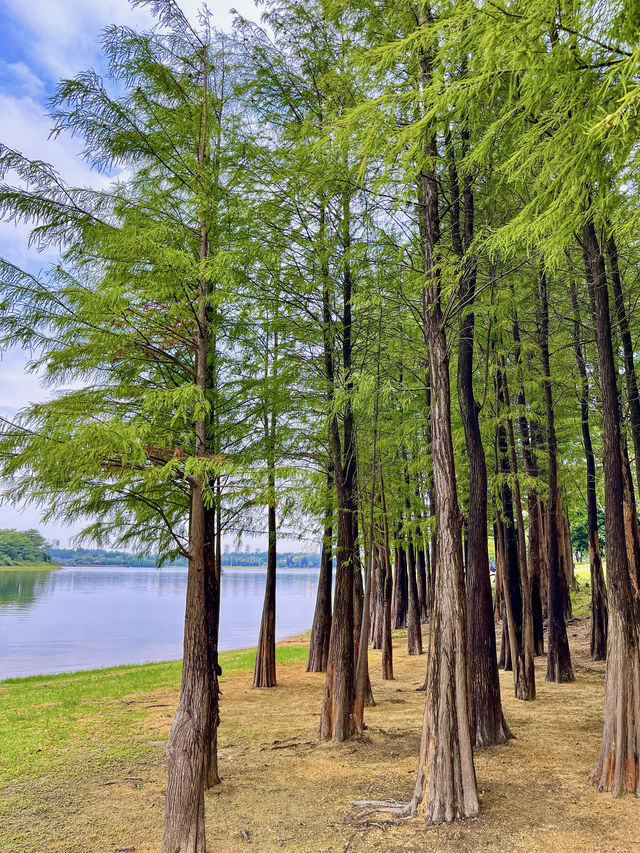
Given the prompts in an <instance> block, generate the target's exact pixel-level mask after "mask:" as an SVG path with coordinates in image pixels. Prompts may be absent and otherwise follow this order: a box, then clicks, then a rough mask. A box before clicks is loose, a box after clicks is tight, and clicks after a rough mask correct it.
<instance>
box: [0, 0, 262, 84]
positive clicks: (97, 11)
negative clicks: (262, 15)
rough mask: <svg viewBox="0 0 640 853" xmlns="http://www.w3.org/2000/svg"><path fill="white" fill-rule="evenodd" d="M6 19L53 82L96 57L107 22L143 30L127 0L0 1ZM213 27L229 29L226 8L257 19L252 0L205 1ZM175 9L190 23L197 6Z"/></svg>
mask: <svg viewBox="0 0 640 853" xmlns="http://www.w3.org/2000/svg"><path fill="white" fill-rule="evenodd" d="M3 2H4V5H5V8H6V9H7V11H9V12H10V13H11V15H12V17H13V18H14V19H15V20H16V21H18V22H19V23H20V25H21V26H22V27H24V28H25V29H26V30H27V31H28V32H29V34H30V38H29V39H28V40H27V41H26V42H25V45H24V49H25V50H26V51H28V53H29V56H30V58H31V60H32V62H33V64H34V65H36V66H37V67H41V68H42V69H43V70H46V71H47V72H48V73H49V74H50V75H51V76H52V77H53V78H54V79H55V78H58V77H61V76H62V77H68V76H73V75H74V74H77V73H78V72H79V71H81V70H84V69H85V68H86V67H88V66H90V65H92V64H94V63H95V62H96V58H97V56H98V53H99V41H98V39H99V34H100V31H101V30H102V29H103V28H104V27H105V26H107V25H109V24H123V25H127V26H141V27H144V26H149V25H150V24H151V23H153V18H152V16H151V14H150V12H149V11H148V10H147V9H145V8H141V7H138V8H135V9H133V8H131V6H130V5H129V3H128V2H127V0H94V2H87V0H49V1H48V2H47V0H3ZM207 5H208V6H209V9H210V10H211V13H212V16H213V22H214V25H215V26H217V27H219V28H220V29H224V30H229V29H230V27H231V22H232V19H233V16H232V15H231V14H230V8H231V6H232V5H233V6H235V7H236V8H237V9H238V11H240V12H241V13H242V14H243V15H245V16H247V17H253V18H256V17H257V13H256V9H255V5H254V3H253V2H252V0H240V2H237V3H233V0H210V2H209V3H208V4H207ZM180 6H181V8H182V9H183V11H184V12H185V14H186V15H187V16H188V17H189V19H190V20H191V21H193V22H194V23H195V22H196V21H197V15H198V10H199V9H200V8H201V6H202V3H201V2H199V0H182V2H181V3H180Z"/></svg>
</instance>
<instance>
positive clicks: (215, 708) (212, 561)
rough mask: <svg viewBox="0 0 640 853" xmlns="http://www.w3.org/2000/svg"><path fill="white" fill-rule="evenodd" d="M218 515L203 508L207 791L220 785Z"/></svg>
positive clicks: (220, 671) (211, 509)
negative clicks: (207, 718) (207, 650)
mask: <svg viewBox="0 0 640 853" xmlns="http://www.w3.org/2000/svg"><path fill="white" fill-rule="evenodd" d="M216 516H217V513H216V510H215V508H214V507H211V508H210V509H205V516H204V524H205V557H204V572H205V595H206V608H207V639H208V648H209V679H210V685H211V687H210V700H209V727H208V735H207V737H206V739H205V784H206V787H207V788H211V787H213V786H214V785H218V784H219V783H220V776H219V774H218V725H219V723H220V708H219V697H220V687H219V684H218V678H219V676H220V675H222V670H221V668H220V664H219V663H218V628H219V624H220V575H221V572H220V562H219V560H218V537H217V533H216V524H217V519H216Z"/></svg>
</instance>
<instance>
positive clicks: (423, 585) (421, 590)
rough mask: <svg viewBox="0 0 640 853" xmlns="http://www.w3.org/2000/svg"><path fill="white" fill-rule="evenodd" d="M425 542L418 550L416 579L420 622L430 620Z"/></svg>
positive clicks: (422, 542)
mask: <svg viewBox="0 0 640 853" xmlns="http://www.w3.org/2000/svg"><path fill="white" fill-rule="evenodd" d="M426 553H427V552H425V548H424V541H423V540H422V539H421V545H420V547H419V548H417V549H416V557H417V565H416V578H417V583H418V610H419V612H420V621H421V622H426V621H427V619H428V618H429V596H428V592H429V588H428V586H427V583H428V581H427V557H426Z"/></svg>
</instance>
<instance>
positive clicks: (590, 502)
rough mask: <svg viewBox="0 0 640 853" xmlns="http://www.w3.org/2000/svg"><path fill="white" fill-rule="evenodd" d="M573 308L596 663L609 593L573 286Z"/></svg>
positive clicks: (603, 646)
mask: <svg viewBox="0 0 640 853" xmlns="http://www.w3.org/2000/svg"><path fill="white" fill-rule="evenodd" d="M570 294H571V305H572V308H573V315H574V322H573V351H574V353H575V356H576V364H577V365H578V374H579V376H580V415H581V427H582V443H583V445H584V455H585V460H586V468H587V535H588V538H589V569H590V576H591V643H590V653H591V657H592V658H593V660H605V659H606V656H607V622H608V618H609V614H608V604H607V589H606V587H605V583H604V572H603V569H602V556H601V554H600V540H599V538H598V504H597V498H596V458H595V454H594V452H593V444H592V442H591V428H590V425H589V376H588V374H587V364H586V361H585V358H584V355H583V352H582V344H581V341H580V314H579V308H578V294H577V292H576V286H575V284H574V283H573V282H571V284H570Z"/></svg>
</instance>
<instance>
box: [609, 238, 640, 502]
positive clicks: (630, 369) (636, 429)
mask: <svg viewBox="0 0 640 853" xmlns="http://www.w3.org/2000/svg"><path fill="white" fill-rule="evenodd" d="M607 255H608V257H609V264H610V268H611V283H612V285H613V300H614V305H615V311H616V319H617V321H618V328H619V330H620V338H621V339H622V351H623V353H624V372H625V378H626V385H627V398H628V401H629V419H630V421H631V438H632V440H633V451H634V457H635V470H636V484H637V487H638V488H639V489H640V394H639V393H638V378H637V376H636V368H635V363H634V358H633V342H632V340H631V332H630V331H629V321H628V319H627V311H626V308H625V305H624V296H623V293H622V277H621V275H620V264H619V262H618V247H617V245H616V240H615V237H614V236H613V234H610V236H609V238H608V240H607Z"/></svg>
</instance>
